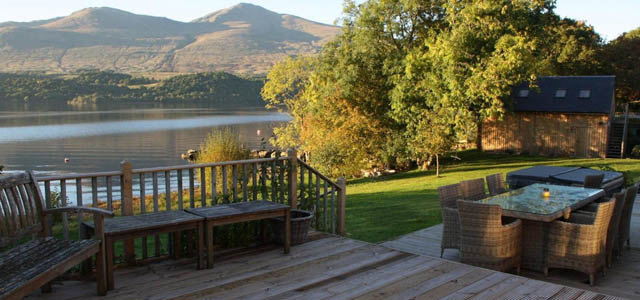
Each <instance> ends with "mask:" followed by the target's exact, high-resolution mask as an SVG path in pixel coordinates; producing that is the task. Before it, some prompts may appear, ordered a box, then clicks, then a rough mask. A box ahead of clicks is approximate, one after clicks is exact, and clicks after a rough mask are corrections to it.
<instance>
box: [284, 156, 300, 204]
mask: <svg viewBox="0 0 640 300" xmlns="http://www.w3.org/2000/svg"><path fill="white" fill-rule="evenodd" d="M287 156H288V157H289V168H290V169H289V205H291V208H292V209H296V208H298V195H297V192H298V155H297V152H296V150H295V149H293V148H291V149H289V150H287Z"/></svg>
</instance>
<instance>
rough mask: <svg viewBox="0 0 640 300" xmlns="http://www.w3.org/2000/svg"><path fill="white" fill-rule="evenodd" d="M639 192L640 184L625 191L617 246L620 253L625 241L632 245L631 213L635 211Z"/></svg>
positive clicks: (629, 245) (628, 245)
mask: <svg viewBox="0 0 640 300" xmlns="http://www.w3.org/2000/svg"><path fill="white" fill-rule="evenodd" d="M637 194H638V185H633V186H631V187H630V188H628V189H627V192H626V193H625V197H624V205H623V206H622V214H621V216H620V228H619V229H618V242H617V246H616V247H615V249H616V250H617V253H618V254H622V249H623V248H624V243H625V242H627V247H631V239H630V233H631V213H632V212H633V203H634V202H635V201H636V195H637Z"/></svg>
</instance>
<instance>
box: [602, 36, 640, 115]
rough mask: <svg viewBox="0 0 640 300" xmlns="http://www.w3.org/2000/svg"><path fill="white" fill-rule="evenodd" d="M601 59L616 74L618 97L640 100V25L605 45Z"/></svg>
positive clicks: (625, 100)
mask: <svg viewBox="0 0 640 300" xmlns="http://www.w3.org/2000/svg"><path fill="white" fill-rule="evenodd" d="M601 60H602V61H603V62H604V63H605V64H606V66H605V69H606V70H607V71H608V72H609V73H610V74H614V75H616V99H618V100H620V101H621V102H623V103H629V102H633V101H640V27H639V28H637V29H635V30H633V31H630V32H628V33H624V34H622V35H621V36H619V37H618V38H616V39H615V40H613V41H611V42H609V43H608V44H607V45H605V46H604V49H603V51H602V58H601Z"/></svg>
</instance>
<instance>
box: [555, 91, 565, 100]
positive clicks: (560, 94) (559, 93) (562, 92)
mask: <svg viewBox="0 0 640 300" xmlns="http://www.w3.org/2000/svg"><path fill="white" fill-rule="evenodd" d="M566 96H567V90H566V89H558V90H556V98H564V97H566Z"/></svg>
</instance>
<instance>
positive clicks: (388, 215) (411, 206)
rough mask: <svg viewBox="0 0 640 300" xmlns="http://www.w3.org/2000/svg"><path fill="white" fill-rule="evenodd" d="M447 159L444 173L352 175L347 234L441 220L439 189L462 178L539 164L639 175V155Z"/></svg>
mask: <svg viewBox="0 0 640 300" xmlns="http://www.w3.org/2000/svg"><path fill="white" fill-rule="evenodd" d="M458 156H459V157H460V158H461V160H454V159H447V160H446V161H445V164H444V169H443V170H441V173H440V177H439V178H436V176H435V170H429V171H419V170H413V171H409V172H403V173H399V174H394V175H389V176H382V177H379V178H373V179H357V180H351V181H349V182H348V185H347V235H348V237H350V238H354V239H359V240H364V241H368V242H381V241H385V240H389V239H392V238H395V237H398V236H400V235H403V234H406V233H410V232H412V231H415V230H418V229H422V228H425V227H429V226H433V225H435V224H438V223H440V222H442V220H441V216H440V204H439V202H438V194H437V188H438V187H439V186H442V185H447V184H453V183H457V182H459V181H461V180H466V179H474V178H484V177H485V176H487V175H489V174H495V173H506V172H510V171H513V170H517V169H522V168H527V167H530V166H534V165H554V166H580V167H594V168H600V167H611V168H613V169H615V170H617V171H623V172H628V175H629V176H631V177H632V178H634V179H635V180H638V178H639V177H640V160H631V159H599V158H596V159H570V158H545V157H534V156H516V155H506V154H487V153H481V152H478V151H464V152H461V153H458Z"/></svg>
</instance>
